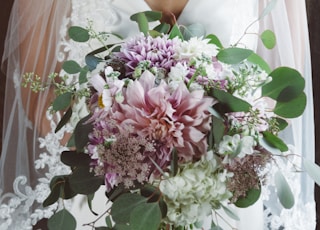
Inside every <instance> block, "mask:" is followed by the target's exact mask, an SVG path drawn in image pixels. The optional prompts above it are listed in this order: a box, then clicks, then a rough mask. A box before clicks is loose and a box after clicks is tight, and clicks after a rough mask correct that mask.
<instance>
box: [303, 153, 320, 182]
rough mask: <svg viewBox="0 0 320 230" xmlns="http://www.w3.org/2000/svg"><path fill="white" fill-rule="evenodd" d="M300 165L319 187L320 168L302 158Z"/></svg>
mask: <svg viewBox="0 0 320 230" xmlns="http://www.w3.org/2000/svg"><path fill="white" fill-rule="evenodd" d="M302 164H303V167H304V169H305V170H306V172H307V173H308V175H309V176H310V177H311V178H312V179H313V180H314V181H315V182H316V183H317V185H318V186H320V167H319V166H318V165H317V164H315V163H314V162H312V161H310V160H308V159H305V158H302Z"/></svg>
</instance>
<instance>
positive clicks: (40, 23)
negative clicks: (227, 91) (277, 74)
mask: <svg viewBox="0 0 320 230" xmlns="http://www.w3.org/2000/svg"><path fill="white" fill-rule="evenodd" d="M268 3H269V4H270V5H268V6H269V7H270V6H271V5H273V4H274V7H273V9H272V10H271V12H270V13H269V14H268V15H265V16H264V17H261V19H260V20H259V22H258V23H255V24H254V25H253V26H251V27H250V28H249V30H248V31H247V32H248V34H247V35H246V36H245V37H244V38H243V39H242V40H241V45H242V46H245V47H247V48H250V49H253V50H257V52H258V53H259V54H260V55H261V56H263V57H264V58H265V59H266V60H267V61H268V62H269V63H270V64H271V66H272V67H277V66H280V65H282V66H283V65H285V66H290V67H293V68H296V69H298V70H299V71H300V72H301V73H302V75H303V76H304V77H305V79H306V94H307V97H308V105H307V108H306V111H305V113H304V115H303V116H302V117H300V118H297V119H295V120H294V121H293V122H292V124H291V126H290V128H288V129H287V131H286V132H285V133H283V136H284V139H285V140H286V142H287V143H289V144H291V145H292V146H294V147H295V153H297V154H300V155H301V156H303V157H305V158H308V159H310V160H312V161H313V159H314V133H313V103H312V87H311V70H310V55H309V46H308V31H307V22H306V12H305V3H304V1H285V0H278V1H275V0H271V1H267V0H259V1H257V0H223V1H222V0H179V1H174V0H161V1H159V0H145V1H144V0H135V1H127V0H90V1H89V0H88V1H85V0H54V1H53V0H51V1H50V0H47V1H37V0H29V1H23V0H16V1H15V3H14V6H13V10H12V14H11V19H10V24H9V31H8V34H7V38H6V44H5V52H4V56H3V69H5V71H6V74H7V83H6V84H7V85H6V98H5V112H4V125H3V126H4V130H3V141H2V143H3V146H2V153H1V161H0V170H1V180H0V229H31V228H32V226H33V225H35V224H36V223H37V222H38V221H39V220H41V219H43V218H49V217H50V216H51V215H52V214H53V211H54V210H55V208H56V207H54V206H53V207H48V208H43V207H42V206H41V203H42V202H43V200H44V199H45V198H46V196H47V195H48V193H49V187H48V184H49V182H50V179H51V178H52V177H53V176H55V175H60V174H63V173H68V172H69V169H68V168H66V167H65V166H63V165H62V164H61V163H59V154H60V153H61V152H62V151H63V150H66V149H67V147H66V146H65V143H66V139H67V137H68V133H70V132H71V131H72V128H73V127H72V124H71V125H70V126H68V127H65V128H64V129H62V130H61V131H59V132H58V133H54V129H55V127H56V125H57V121H58V120H59V118H60V116H59V114H55V115H52V114H50V113H48V112H47V108H48V106H49V105H50V101H51V99H52V92H51V91H50V90H47V91H44V92H40V93H38V94H35V93H32V92H31V91H30V89H28V88H21V75H22V74H24V73H27V72H34V73H36V74H37V75H38V76H40V77H41V80H42V81H43V82H47V81H48V79H47V78H46V76H48V75H49V74H50V73H52V72H59V70H60V69H61V63H62V62H63V61H64V60H66V58H68V59H73V60H77V61H79V62H81V60H82V59H83V57H84V55H85V54H86V53H88V52H89V51H90V50H91V49H92V47H88V46H87V45H85V44H75V43H73V42H72V41H70V40H69V39H68V37H67V28H68V26H70V25H79V26H83V27H86V26H87V25H88V21H92V22H93V27H94V29H95V30H96V31H111V32H113V33H116V34H119V35H121V36H122V37H124V38H126V37H130V36H132V35H134V34H136V33H137V31H138V28H137V26H136V24H135V23H134V22H132V21H130V19H129V17H130V15H132V14H133V13H136V12H139V11H146V10H158V11H163V12H166V13H168V12H171V13H173V14H174V15H175V17H176V18H177V21H178V23H179V24H181V25H189V24H192V23H201V24H202V25H203V26H204V27H205V28H206V32H207V34H209V33H213V34H216V35H217V36H218V37H219V38H220V39H221V41H222V43H223V45H225V46H228V45H230V44H234V43H236V41H238V39H239V38H240V37H241V36H242V35H243V34H244V32H245V31H246V28H247V26H248V25H249V24H250V23H251V22H253V21H254V20H256V19H257V18H258V17H259V15H261V12H262V11H263V9H264V8H265V7H266V6H267V4H268ZM165 15H166V14H165ZM265 29H270V30H272V31H274V32H275V34H276V36H277V44H278V45H277V46H276V47H275V48H274V49H273V50H271V51H270V50H266V49H264V48H263V46H262V45H261V44H260V42H259V39H258V36H257V35H256V34H257V33H258V32H259V31H263V30H265ZM74 110H75V111H77V112H76V113H74V114H76V115H74V116H73V117H72V121H74V122H73V123H75V122H76V121H78V120H79V118H80V117H82V116H84V114H85V111H83V109H82V108H74ZM71 123H72V122H71ZM283 167H286V166H285V165H284V166H283ZM288 171H290V169H288ZM288 173H290V172H288ZM294 175H297V174H294ZM289 178H290V181H289V183H290V185H291V186H292V188H293V190H294V191H295V199H296V205H295V206H294V207H293V208H292V210H284V209H283V208H281V207H278V206H277V205H276V202H274V200H273V199H274V198H273V197H274V196H272V193H274V190H273V188H272V187H270V188H266V189H265V191H264V193H263V197H262V198H261V199H260V201H259V202H257V204H255V205H254V206H252V207H249V208H248V209H241V210H240V209H239V210H237V212H238V215H239V216H240V218H241V221H240V222H235V223H231V222H230V223H231V225H232V226H233V227H235V228H237V229H246V230H247V229H249V230H250V229H254V230H257V229H258V230H259V229H283V228H284V229H290V230H292V229H306V230H312V229H315V204H314V198H313V182H312V181H311V180H310V179H309V178H308V177H307V176H306V175H305V174H304V173H301V175H300V174H299V176H291V177H289ZM80 201H81V198H79V199H76V201H75V202H74V203H73V204H69V205H70V207H69V208H70V209H72V210H77V209H79V208H82V207H81V205H80V203H81V202H80ZM79 215H80V214H79ZM78 218H79V220H81V221H82V222H83V223H88V222H90V221H91V220H92V218H91V217H89V216H88V215H87V214H86V216H85V218H83V217H81V215H80V216H78ZM90 218H91V219H90ZM82 222H81V223H82ZM79 223H80V222H79ZM80 228H81V224H79V225H78V228H77V229H80ZM228 228H230V227H226V228H225V229H228Z"/></svg>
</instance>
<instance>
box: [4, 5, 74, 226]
mask: <svg viewBox="0 0 320 230" xmlns="http://www.w3.org/2000/svg"><path fill="white" fill-rule="evenodd" d="M70 5H71V4H70V1H68V0H48V1H38V0H28V1H24V0H15V2H14V4H13V8H12V12H11V16H10V20H9V25H8V32H7V36H6V41H5V50H4V54H3V57H2V70H3V71H4V72H5V74H6V78H7V80H6V87H5V89H6V94H5V103H4V115H3V117H4V118H3V119H4V120H3V130H2V133H3V141H2V150H1V159H0V177H1V178H0V206H1V207H2V210H1V211H2V216H1V215H0V228H1V227H3V228H1V229H6V228H5V226H6V225H5V224H7V225H8V224H10V223H9V222H10V221H12V219H10V218H7V217H8V215H10V213H11V212H12V210H11V211H10V210H9V209H10V208H12V207H13V208H14V207H18V206H19V205H21V204H20V202H21V200H20V201H19V199H12V198H14V197H15V196H16V195H18V196H19V197H21V196H22V194H20V192H19V190H20V189H21V186H23V187H25V188H31V187H33V186H34V185H35V184H36V183H37V182H38V181H37V178H38V177H39V174H40V172H39V171H38V170H35V167H34V160H35V159H36V158H37V157H38V156H39V152H40V149H39V141H38V137H39V136H42V135H43V134H44V133H45V132H46V131H47V130H48V129H49V128H50V127H49V126H50V125H49V123H45V121H44V120H45V117H46V116H44V115H45V112H46V110H47V106H48V103H49V102H50V96H51V93H50V91H43V92H40V93H33V92H31V91H30V89H29V88H25V89H24V88H22V87H21V80H22V74H24V73H27V72H33V73H35V74H37V75H38V76H39V77H40V78H41V81H42V82H43V83H45V82H46V81H48V78H47V76H48V75H49V74H50V73H52V72H54V71H55V70H56V69H57V63H58V62H57V57H58V56H59V55H57V52H59V41H60V39H61V33H60V32H61V31H60V30H61V25H63V23H65V20H66V16H67V14H68V12H69V11H70ZM16 178H20V180H19V181H17V179H16ZM19 186H20V187H19ZM28 186H30V187H28ZM30 192H31V190H30V189H25V196H26V197H27V201H26V204H25V206H24V209H25V210H23V209H21V208H20V212H26V213H27V210H28V208H30V207H28V206H30V205H32V203H33V202H31V201H30V200H29V201H28V199H29V198H30V197H28V196H31V194H30ZM10 199H11V201H15V202H16V203H14V204H12V202H11V203H10V204H9V206H6V205H2V204H6V202H8V200H10ZM30 199H31V198H30ZM27 203H28V204H27ZM10 205H11V206H10ZM12 205H13V206H12ZM4 208H7V209H4ZM33 208H36V207H33ZM30 210H31V208H30ZM11 214H12V213H11ZM26 216H27V217H28V218H29V216H28V214H26ZM2 218H3V219H2ZM6 218H7V219H6ZM28 218H26V219H28ZM14 221H17V220H14Z"/></svg>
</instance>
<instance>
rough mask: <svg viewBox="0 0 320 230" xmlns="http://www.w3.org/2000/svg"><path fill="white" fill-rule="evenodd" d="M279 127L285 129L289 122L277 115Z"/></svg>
mask: <svg viewBox="0 0 320 230" xmlns="http://www.w3.org/2000/svg"><path fill="white" fill-rule="evenodd" d="M276 120H277V123H278V127H279V129H280V130H284V129H285V128H286V127H287V126H288V122H287V121H286V120H284V119H282V118H280V117H276Z"/></svg>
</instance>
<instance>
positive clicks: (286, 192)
mask: <svg viewBox="0 0 320 230" xmlns="http://www.w3.org/2000/svg"><path fill="white" fill-rule="evenodd" d="M275 185H276V189H277V195H278V198H279V200H280V203H281V204H282V206H283V207H284V208H286V209H290V208H292V207H293V205H294V196H293V194H292V191H291V189H290V186H289V184H288V182H287V180H286V179H285V177H284V176H283V175H282V173H281V172H280V171H278V172H277V173H276V174H275Z"/></svg>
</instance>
